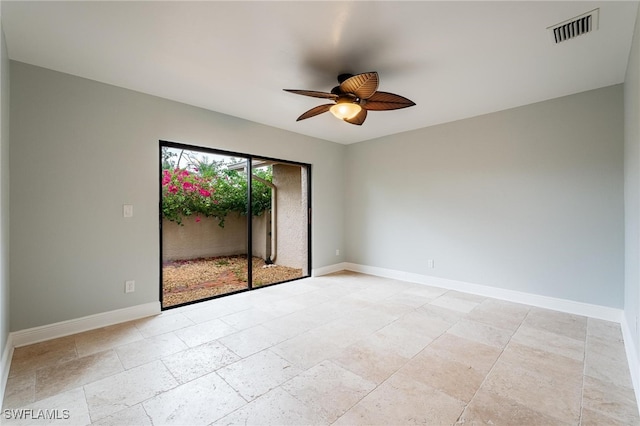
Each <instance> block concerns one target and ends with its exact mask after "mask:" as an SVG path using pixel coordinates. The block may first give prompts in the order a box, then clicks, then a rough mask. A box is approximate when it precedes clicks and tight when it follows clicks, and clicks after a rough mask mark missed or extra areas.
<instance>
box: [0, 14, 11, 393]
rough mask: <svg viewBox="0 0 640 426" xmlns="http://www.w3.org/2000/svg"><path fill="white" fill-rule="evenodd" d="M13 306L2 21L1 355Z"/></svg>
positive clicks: (6, 67)
mask: <svg viewBox="0 0 640 426" xmlns="http://www.w3.org/2000/svg"><path fill="white" fill-rule="evenodd" d="M9 307H10V303H9V57H8V56H7V45H6V42H5V38H4V31H3V30H2V26H1V25H0V358H1V357H2V354H3V353H4V350H5V345H6V342H7V337H8V336H9V321H10V319H9ZM0 380H2V374H0ZM0 386H1V385H0Z"/></svg>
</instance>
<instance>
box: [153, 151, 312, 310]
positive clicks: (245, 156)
mask: <svg viewBox="0 0 640 426" xmlns="http://www.w3.org/2000/svg"><path fill="white" fill-rule="evenodd" d="M164 147H167V148H177V149H186V150H191V151H200V152H203V153H209V154H218V155H226V156H229V157H240V158H243V159H245V160H247V163H248V164H247V166H248V169H247V170H249V172H248V173H247V201H248V202H247V210H248V212H247V213H248V214H247V217H249V218H251V217H252V212H251V206H252V205H253V200H252V194H251V192H252V180H253V179H251V170H253V168H252V165H253V164H252V163H253V160H268V161H277V162H278V163H282V164H288V165H292V166H299V167H301V168H304V169H306V171H307V188H306V190H307V275H305V276H302V277H299V278H293V279H290V280H285V281H280V282H277V283H271V284H265V285H261V286H260V287H255V288H254V287H253V266H252V265H253V263H252V261H251V259H252V257H253V225H252V221H251V220H247V288H245V289H242V290H236V291H232V292H229V293H224V294H219V295H216V296H211V297H205V298H203V299H198V300H193V301H190V302H185V303H181V304H178V305H174V306H168V307H164V306H163V303H162V302H163V291H162V290H163V288H162V287H163V285H162V148H164ZM158 188H159V191H158V195H159V198H158V200H159V201H158V218H159V231H160V240H159V243H160V246H159V250H158V253H159V265H160V271H159V272H160V309H161V310H163V311H164V310H168V309H174V308H179V307H181V306H186V305H192V304H194V303H200V302H204V301H206V300H212V299H217V298H220V297H225V296H230V295H232V294H238V293H244V292H245V291H251V290H257V289H261V288H266V287H271V286H273V285H278V284H284V283H287V282H291V281H297V280H301V279H304V278H309V277H310V276H311V270H312V268H311V204H312V203H311V198H312V197H311V164H308V163H301V162H297V161H290V160H282V159H280V158H273V157H265V156H263V155H253V154H245V153H241V152H234V151H225V150H222V149H217V148H209V147H203V146H197V145H189V144H184V143H180V142H172V141H165V140H160V141H159V144H158Z"/></svg>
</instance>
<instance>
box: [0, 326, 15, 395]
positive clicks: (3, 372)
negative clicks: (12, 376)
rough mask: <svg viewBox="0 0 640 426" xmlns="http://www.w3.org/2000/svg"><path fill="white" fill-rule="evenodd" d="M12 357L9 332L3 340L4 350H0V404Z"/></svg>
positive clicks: (11, 341)
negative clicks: (0, 352) (0, 356)
mask: <svg viewBox="0 0 640 426" xmlns="http://www.w3.org/2000/svg"><path fill="white" fill-rule="evenodd" d="M12 357H13V340H12V336H11V334H9V336H7V341H6V342H5V346H4V351H2V359H0V405H2V401H4V392H5V390H6V389H7V379H8V378H9V369H10V368H11V358H12Z"/></svg>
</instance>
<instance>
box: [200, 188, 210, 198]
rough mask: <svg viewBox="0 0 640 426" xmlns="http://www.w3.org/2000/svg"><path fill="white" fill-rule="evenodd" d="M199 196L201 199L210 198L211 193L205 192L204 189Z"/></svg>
mask: <svg viewBox="0 0 640 426" xmlns="http://www.w3.org/2000/svg"><path fill="white" fill-rule="evenodd" d="M200 195H202V196H203V197H211V192H209V191H207V190H206V189H201V190H200Z"/></svg>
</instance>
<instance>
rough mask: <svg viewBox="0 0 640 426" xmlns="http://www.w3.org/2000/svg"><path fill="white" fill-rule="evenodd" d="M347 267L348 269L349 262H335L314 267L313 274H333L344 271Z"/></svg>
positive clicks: (313, 275) (316, 275)
mask: <svg viewBox="0 0 640 426" xmlns="http://www.w3.org/2000/svg"><path fill="white" fill-rule="evenodd" d="M345 269H347V263H344V262H343V263H335V264H333V265H329V266H323V267H321V268H315V269H312V270H311V276H312V277H319V276H322V275H327V274H333V273H334V272H340V271H344V270H345Z"/></svg>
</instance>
